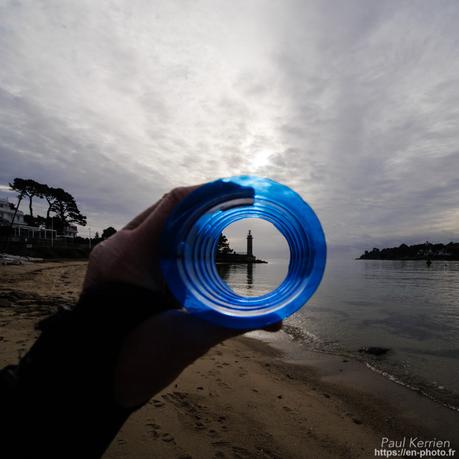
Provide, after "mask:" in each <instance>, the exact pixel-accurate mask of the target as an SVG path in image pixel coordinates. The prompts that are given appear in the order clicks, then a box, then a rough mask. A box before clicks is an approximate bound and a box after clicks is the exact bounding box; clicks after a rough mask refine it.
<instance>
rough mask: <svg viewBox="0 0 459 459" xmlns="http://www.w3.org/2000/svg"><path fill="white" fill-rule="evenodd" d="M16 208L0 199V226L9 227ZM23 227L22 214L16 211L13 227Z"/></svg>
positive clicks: (6, 200)
mask: <svg viewBox="0 0 459 459" xmlns="http://www.w3.org/2000/svg"><path fill="white" fill-rule="evenodd" d="M15 208H16V206H15V205H14V204H13V203H12V202H9V201H8V199H1V198H0V226H9V225H10V224H11V222H12V220H13V217H14V210H15ZM18 225H25V222H24V212H22V211H20V210H18V212H17V214H16V218H15V219H14V223H13V226H18Z"/></svg>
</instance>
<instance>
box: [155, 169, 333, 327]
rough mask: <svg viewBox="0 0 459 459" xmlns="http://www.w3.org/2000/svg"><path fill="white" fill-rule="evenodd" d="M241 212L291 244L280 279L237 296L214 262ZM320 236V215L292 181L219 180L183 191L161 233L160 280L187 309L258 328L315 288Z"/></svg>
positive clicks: (321, 256) (322, 251)
mask: <svg viewBox="0 0 459 459" xmlns="http://www.w3.org/2000/svg"><path fill="white" fill-rule="evenodd" d="M244 218H261V219H263V220H267V221H268V222H270V223H272V224H273V225H274V226H275V227H276V228H277V229H278V230H279V231H280V233H281V234H282V235H283V236H284V237H285V239H286V240H287V243H288V245H289V248H290V263H289V267H288V273H287V276H286V277H285V279H284V281H283V282H282V283H281V284H280V285H279V286H278V287H277V288H276V289H275V290H273V291H272V292H270V293H267V294H265V295H262V296H257V297H244V296H240V295H238V294H237V293H235V292H234V291H233V290H231V289H230V288H229V287H228V285H227V284H226V283H225V282H224V281H223V280H222V279H221V277H220V276H219V274H218V272H217V268H216V264H215V255H216V250H217V242H218V239H219V236H220V234H221V233H222V231H223V229H224V228H226V227H227V226H228V225H230V224H231V223H234V222H236V221H238V220H242V219H244ZM325 260H326V243H325V235H324V232H323V230H322V226H321V224H320V221H319V219H318V218H317V216H316V214H315V213H314V211H313V210H312V209H311V207H309V205H308V204H306V203H305V202H304V201H303V199H302V198H301V197H300V196H299V195H298V194H297V193H295V192H294V191H293V190H291V189H290V188H288V187H286V186H284V185H281V184H280V183H277V182H275V181H273V180H269V179H266V178H259V177H255V176H240V177H230V178H225V179H219V180H216V181H214V182H210V183H207V184H205V185H203V186H201V187H199V188H198V189H196V190H195V191H193V192H192V193H190V194H189V195H188V196H186V197H185V198H184V199H183V200H182V201H181V202H180V203H179V204H178V205H177V207H176V208H175V209H174V210H173V211H172V214H171V215H170V216H169V218H168V220H167V222H166V224H165V227H164V230H163V232H162V235H161V260H160V264H161V270H162V273H163V276H164V279H165V281H166V283H167V285H168V287H169V289H170V291H171V292H172V293H173V295H174V296H175V297H176V299H177V300H178V301H179V302H180V303H181V304H182V305H183V306H184V307H185V309H186V310H187V311H189V312H190V313H192V314H196V315H198V316H200V317H202V318H203V319H206V320H209V321H211V322H213V323H216V324H218V325H222V326H224V327H231V328H239V329H251V328H261V327H265V326H267V325H270V324H272V323H275V322H278V321H280V320H282V319H284V318H286V317H288V316H290V315H291V314H293V313H294V312H295V311H297V310H298V309H300V308H301V307H302V306H303V305H304V304H305V303H306V302H307V301H308V300H309V298H311V296H312V295H313V294H314V292H315V291H316V289H317V288H318V286H319V284H320V281H321V279H322V275H323V273H324V270H325Z"/></svg>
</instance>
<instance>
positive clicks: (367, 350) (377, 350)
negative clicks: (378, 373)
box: [359, 346, 390, 356]
mask: <svg viewBox="0 0 459 459" xmlns="http://www.w3.org/2000/svg"><path fill="white" fill-rule="evenodd" d="M389 351H390V349H389V348H388V347H379V346H369V347H362V348H361V349H359V352H361V353H363V354H370V355H378V356H379V355H386V354H387V353H388V352H389Z"/></svg>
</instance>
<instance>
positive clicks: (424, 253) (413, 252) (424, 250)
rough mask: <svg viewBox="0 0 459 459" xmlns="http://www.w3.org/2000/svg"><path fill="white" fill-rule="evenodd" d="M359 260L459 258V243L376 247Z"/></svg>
mask: <svg viewBox="0 0 459 459" xmlns="http://www.w3.org/2000/svg"><path fill="white" fill-rule="evenodd" d="M357 259H358V260H445V261H447V260H459V243H457V242H450V243H449V244H432V243H430V242H425V243H424V244H415V245H406V244H401V245H400V246H399V247H391V248H386V249H381V250H380V249H378V248H376V247H375V248H374V249H372V250H370V251H368V250H365V252H364V253H363V254H362V255H360V257H359V258H357Z"/></svg>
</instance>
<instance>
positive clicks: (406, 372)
mask: <svg viewBox="0 0 459 459" xmlns="http://www.w3.org/2000/svg"><path fill="white" fill-rule="evenodd" d="M219 272H220V275H221V276H222V277H223V278H224V279H225V281H226V282H227V283H228V284H229V286H230V287H231V288H232V289H233V290H234V291H236V292H237V293H239V294H241V295H244V296H256V295H261V294H264V293H267V292H269V291H271V290H273V289H274V288H275V287H277V286H278V285H279V284H280V283H281V282H282V280H283V279H284V277H285V275H286V272H287V263H286V262H285V261H281V260H277V261H276V260H273V261H271V262H270V263H269V264H256V265H220V266H219ZM286 331H287V332H288V333H290V334H292V335H294V336H295V337H296V338H299V339H301V340H302V341H303V343H304V344H305V345H306V346H308V348H313V349H317V350H321V351H326V352H333V353H338V354H341V355H347V356H353V357H356V358H359V359H361V360H363V361H365V362H366V364H367V365H368V366H369V367H370V368H372V369H373V370H375V371H378V372H381V373H383V374H384V375H385V376H386V377H388V378H391V379H393V380H394V381H396V382H399V383H401V384H404V385H407V386H409V387H411V388H412V389H415V390H419V391H420V392H422V393H424V395H426V396H428V397H431V398H434V399H436V400H438V401H439V402H442V403H444V404H447V405H449V406H451V407H456V408H457V407H459V262H440V261H434V262H433V263H432V265H431V266H430V267H427V266H426V264H425V262H423V261H370V260H365V261H364V260H352V259H349V260H333V259H332V260H329V261H328V263H327V269H326V272H325V277H324V279H323V281H322V284H321V286H320V287H319V290H318V291H317V292H316V294H315V295H314V296H313V298H312V299H311V300H310V301H309V302H308V303H307V304H306V305H305V306H304V307H303V308H302V309H301V310H300V311H298V312H297V313H296V314H294V315H293V316H292V317H290V318H289V319H288V320H287V321H286ZM368 346H381V347H387V348H390V351H389V353H388V354H386V355H385V356H383V357H373V356H370V355H366V354H363V353H361V352H359V349H361V348H363V347H368Z"/></svg>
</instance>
